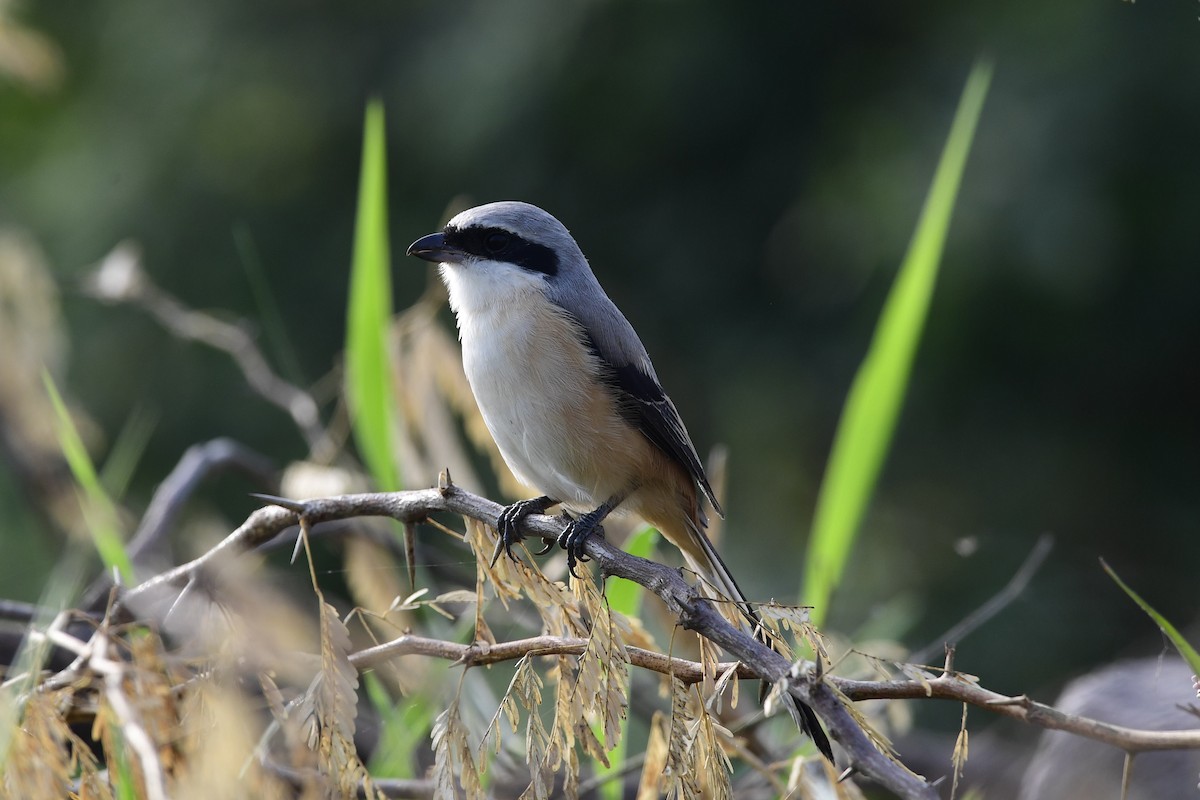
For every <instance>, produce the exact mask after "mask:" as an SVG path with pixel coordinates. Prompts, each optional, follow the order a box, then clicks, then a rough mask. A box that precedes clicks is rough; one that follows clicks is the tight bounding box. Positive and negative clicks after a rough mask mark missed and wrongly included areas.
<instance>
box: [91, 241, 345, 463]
mask: <svg viewBox="0 0 1200 800" xmlns="http://www.w3.org/2000/svg"><path fill="white" fill-rule="evenodd" d="M85 289H86V290H87V291H88V293H89V294H91V295H92V296H93V297H95V298H96V299H98V300H102V301H104V302H107V303H131V304H133V305H136V306H139V307H140V308H142V309H144V310H146V311H148V312H150V314H151V315H152V316H153V317H154V318H155V319H156V320H158V323H159V324H160V325H162V326H163V328H165V329H166V330H167V331H168V332H170V333H171V334H173V335H175V336H177V337H179V338H180V339H186V340H188V341H194V342H200V343H202V344H206V345H208V346H209V347H212V348H214V349H217V350H221V351H224V352H226V353H228V354H229V355H230V356H231V357H232V358H233V360H234V363H236V364H237V365H238V368H239V369H241V371H242V375H243V376H244V377H245V378H246V382H247V383H248V384H249V385H250V388H252V389H253V390H254V391H255V392H257V393H258V394H259V396H260V397H262V398H263V399H264V400H266V401H267V402H269V403H271V404H273V405H275V406H277V407H279V408H281V409H283V410H284V411H285V412H287V413H288V415H290V416H291V418H292V421H293V422H295V423H296V427H297V428H299V429H300V432H301V434H303V436H304V439H305V441H306V442H307V443H308V446H309V448H310V449H311V450H313V451H317V450H320V449H324V445H325V443H326V438H325V431H324V429H323V428H322V427H321V420H320V414H319V413H318V409H317V403H316V401H315V400H313V398H312V396H311V395H309V394H308V393H307V392H305V391H304V390H303V389H300V388H299V387H297V386H294V385H292V384H291V383H288V382H287V381H285V380H284V379H283V378H280V377H279V376H278V375H276V374H275V372H274V370H272V369H271V365H270V364H268V363H267V359H266V358H264V357H263V354H262V352H261V351H260V350H259V349H258V345H257V344H256V343H255V341H254V338H253V337H251V336H250V334H249V333H247V331H246V327H245V326H243V325H236V324H231V323H229V322H226V321H224V320H221V319H218V318H216V317H214V316H212V315H210V314H205V313H203V312H200V311H194V310H192V309H190V308H188V307H187V306H185V305H184V304H183V303H181V302H180V301H179V300H177V299H175V298H174V297H172V296H171V295H169V294H167V293H166V292H165V291H163V290H162V289H160V288H159V287H158V286H156V285H155V284H154V283H153V282H152V281H151V280H150V277H149V275H147V274H146V272H145V271H144V270H143V269H142V263H141V249H140V248H139V247H138V245H137V244H136V243H134V242H131V241H124V242H121V243H120V244H118V245H117V246H116V247H114V248H113V250H112V252H110V253H109V254H108V255H107V256H105V257H104V260H103V261H101V262H100V264H99V265H98V266H97V268H96V270H95V271H94V272H93V274H92V275H91V276H90V277H89V278H88V280H87V281H86V283H85Z"/></svg>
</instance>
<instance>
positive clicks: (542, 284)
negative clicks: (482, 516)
mask: <svg viewBox="0 0 1200 800" xmlns="http://www.w3.org/2000/svg"><path fill="white" fill-rule="evenodd" d="M408 254H409V255H412V256H417V257H418V258H422V259H425V260H426V261H432V262H434V263H438V264H440V265H441V267H440V271H441V275H442V279H443V280H444V281H445V283H446V286H447V288H448V289H449V293H450V306H451V308H453V310H454V313H455V316H456V317H457V319H458V330H459V338H460V339H461V340H462V354H463V367H464V368H465V370H466V374H467V379H468V381H469V382H470V384H471V390H472V391H473V392H474V394H475V399H476V401H477V402H478V404H479V410H480V412H481V413H482V415H483V419H484V422H485V423H486V424H487V427H488V430H489V431H490V432H491V434H492V437H493V438H494V439H495V440H496V445H497V446H498V447H499V449H500V453H501V455H502V456H503V457H504V460H505V462H506V463H507V464H508V466H509V468H510V469H511V470H512V471H513V474H514V475H515V476H516V477H517V479H518V480H519V481H521V483H523V484H525V485H527V486H530V487H532V488H534V489H536V490H537V491H540V492H542V493H543V494H542V496H541V497H536V498H533V499H531V500H524V501H521V502H518V503H514V504H513V505H511V506H509V507H508V508H506V509H505V510H504V512H503V513H502V515H501V517H500V525H499V532H500V542H499V544H498V545H497V548H496V556H499V554H500V552H501V550H502V549H503V550H506V551H508V552H509V555H511V554H512V553H511V547H512V545H513V544H515V543H516V542H517V541H519V540H520V538H521V534H520V533H519V531H518V524H519V522H520V520H521V519H522V518H523V517H525V516H528V515H529V514H533V513H542V512H544V511H546V510H547V509H548V508H551V507H552V506H555V505H562V506H563V508H564V509H566V510H567V511H568V512H569V513H570V514H571V515H573V519H572V520H571V522H569V523H568V524H567V527H566V529H565V530H564V531H563V534H562V536H560V537H559V540H558V543H559V544H560V545H561V546H563V547H564V548H565V549H566V550H567V558H568V565H569V566H570V567H571V568H572V569H573V567H574V564H575V560H576V559H577V558H579V557H581V554H582V546H583V543H584V542H585V541H586V539H587V537H588V536H589V535H590V534H591V533H592V531H593V530H594V529H595V528H596V527H597V526H598V525H599V524H600V523H601V522H602V521H603V520H604V518H605V517H606V516H608V514H609V513H610V512H612V511H614V510H616V509H617V508H618V507H620V508H621V509H622V510H625V511H631V512H634V513H636V514H638V515H639V516H641V517H642V518H643V519H645V520H646V521H647V522H649V523H650V524H651V525H654V526H655V527H656V528H658V530H659V531H660V532H661V533H662V534H663V536H665V537H666V538H667V540H668V541H670V542H671V543H672V544H673V545H675V546H676V547H678V548H679V549H680V550H681V551H682V552H683V555H684V558H685V559H686V561H687V562H688V564H689V566H691V568H692V569H694V570H695V571H696V572H697V573H699V574H700V575H701V576H702V577H704V578H705V579H707V580H708V581H710V582H711V583H712V584H713V585H714V586H715V588H716V589H718V590H719V591H720V592H721V593H723V594H724V595H725V596H726V597H728V598H730V599H731V600H734V601H736V602H737V603H738V604H739V606H740V607H741V609H742V613H743V614H744V615H745V616H746V617H747V618H748V619H749V621H750V622H751V624H752V625H754V626H757V623H758V617H757V615H756V614H755V612H754V610H753V608H752V607H751V606H750V605H749V604H748V603H747V602H746V597H745V594H744V593H743V592H742V591H741V589H740V588H739V587H738V585H737V582H736V581H734V579H733V575H732V574H730V572H729V568H728V567H726V566H725V562H724V561H722V560H721V557H720V555H718V553H717V551H716V548H715V547H714V546H713V544H712V542H711V541H710V540H709V538H708V536H707V535H705V533H704V530H705V527H706V525H707V519H706V518H705V515H704V510H703V508H702V507H701V494H703V496H704V497H705V498H707V500H708V502H709V503H711V504H712V507H713V510H714V511H716V513H717V514H722V511H721V506H720V504H719V503H718V502H717V498H716V496H715V495H714V494H713V490H712V486H711V485H710V484H709V481H708V477H707V476H706V475H705V474H704V467H703V465H702V464H701V463H700V458H699V456H698V455H697V454H696V448H695V446H694V445H693V444H692V440H691V438H690V437H689V436H688V432H687V429H686V428H684V426H683V420H682V419H680V417H679V412H678V411H676V409H675V404H674V403H672V402H671V398H669V397H667V394H666V392H664V391H663V388H662V386H661V385H660V384H659V381H658V376H657V375H656V374H655V372H654V366H653V365H652V364H651V363H650V357H649V356H648V355H647V354H646V348H645V346H643V345H642V342H641V340H640V339H639V338H638V335H637V333H636V332H634V330H633V326H632V325H630V324H629V321H628V320H627V319H625V316H624V315H623V314H622V313H621V312H620V310H618V309H617V307H616V305H614V304H613V302H612V300H610V299H609V298H608V295H607V294H605V293H604V290H603V289H602V288H601V287H600V284H599V282H598V281H597V280H596V276H595V275H594V274H593V273H592V270H591V267H589V266H588V262H587V259H586V258H584V255H583V252H582V251H581V250H580V249H579V245H577V244H576V243H575V240H574V239H573V238H572V237H571V234H570V233H568V232H567V229H566V228H565V227H564V226H563V224H562V223H561V222H559V221H558V220H557V219H555V218H554V217H552V216H551V215H550V214H548V213H546V212H545V211H543V210H542V209H540V208H538V207H536V206H533V205H530V204H528V203H519V202H501V203H489V204H487V205H483V206H479V207H477V208H472V209H469V210H467V211H464V212H462V213H461V214H458V215H457V216H455V217H454V218H453V219H451V220H450V222H449V223H447V225H446V227H445V229H444V230H442V232H441V233H433V234H430V235H428V236H425V237H422V238H420V239H418V240H417V241H415V242H413V243H412V245H411V246H410V247H409V248H408ZM494 558H495V556H494V557H493V560H494ZM798 705H799V708H798V709H796V710H797V711H798V712H799V713H798V715H797V718H798V719H799V720H800V721H801V725H802V727H803V728H804V729H805V731H806V732H807V733H808V734H809V735H810V736H811V737H812V738H813V741H814V742H815V743H816V745H817V747H818V748H819V749H820V750H821V752H822V753H824V754H825V755H826V756H827V757H829V758H830V760H832V756H831V751H830V747H829V740H828V739H827V738H826V736H825V734H824V732H823V731H822V729H821V726H820V724H819V722H818V721H817V718H816V716H815V715H814V714H813V712H812V710H811V709H809V708H808V707H807V706H805V705H803V704H798Z"/></svg>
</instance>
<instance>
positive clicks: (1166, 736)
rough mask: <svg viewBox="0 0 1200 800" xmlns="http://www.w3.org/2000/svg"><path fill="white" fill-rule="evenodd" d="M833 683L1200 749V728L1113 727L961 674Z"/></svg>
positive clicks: (866, 694) (1114, 740) (870, 694)
mask: <svg viewBox="0 0 1200 800" xmlns="http://www.w3.org/2000/svg"><path fill="white" fill-rule="evenodd" d="M830 680H832V681H833V683H834V685H836V686H837V687H838V689H839V690H841V691H842V693H843V694H845V695H846V696H847V697H848V698H850V699H851V700H921V699H925V698H938V699H941V700H955V701H957V702H961V703H970V704H971V705H974V706H979V707H980V708H985V709H987V710H988V711H991V712H993V713H995V714H999V715H1001V716H1005V717H1012V718H1013V719H1017V720H1020V721H1022V722H1028V723H1030V724H1032V725H1036V726H1038V727H1039V728H1047V729H1049V730H1056V731H1066V732H1067V733H1073V734H1076V735H1078V736H1083V737H1086V738H1088V739H1095V740H1096V741H1099V742H1104V743H1106V744H1110V745H1112V746H1113V747H1119V748H1120V749H1122V750H1125V751H1127V752H1130V753H1141V752H1145V751H1148V750H1192V749H1200V730H1181V731H1147V730H1135V729H1133V728H1125V727H1122V726H1120V725H1111V724H1109V723H1107V722H1100V721H1099V720H1094V719H1089V718H1087V717H1079V716H1076V715H1074V714H1064V713H1063V712H1061V711H1058V710H1057V709H1055V708H1053V707H1051V706H1048V705H1045V704H1044V703H1038V702H1036V701H1034V700H1030V699H1029V698H1028V697H1026V696H1025V695H1018V696H1016V697H1010V696H1008V695H1003V694H1000V693H998V692H993V691H990V690H988V689H984V688H983V687H982V686H979V685H978V684H976V683H973V682H971V681H969V680H967V679H966V678H963V677H961V676H959V675H956V674H949V675H942V676H941V677H938V678H931V679H929V680H925V681H855V680H848V679H846V678H831V679H830Z"/></svg>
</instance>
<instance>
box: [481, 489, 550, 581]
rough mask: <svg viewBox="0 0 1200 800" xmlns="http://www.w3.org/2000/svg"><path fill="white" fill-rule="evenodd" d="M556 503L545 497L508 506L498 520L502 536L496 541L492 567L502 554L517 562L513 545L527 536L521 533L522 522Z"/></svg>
mask: <svg viewBox="0 0 1200 800" xmlns="http://www.w3.org/2000/svg"><path fill="white" fill-rule="evenodd" d="M556 503H557V501H556V500H554V499H552V498H550V497H545V496H543V497H534V498H532V499H530V500H519V501H517V502H516V503H513V504H512V505H510V506H506V507H505V508H504V510H503V511H501V512H500V517H499V518H498V519H497V520H496V532H497V533H498V534H499V535H500V536H499V539H498V540H497V541H496V549H495V550H494V551H493V552H492V566H493V567H494V566H496V562H497V561H498V560H499V559H500V553H501V552H504V553H507V554H508V557H509V558H511V559H512V560H513V561H516V560H517V556H516V555H515V554H514V553H513V551H512V549H513V545H515V544H517V543H519V542H520V541H521V540H522V539H524V538H525V534H523V533H521V520H523V519H525V518H526V517H528V516H529V515H530V514H541V513H543V512H545V510H546V509H547V508H549V507H550V506H552V505H555V504H556Z"/></svg>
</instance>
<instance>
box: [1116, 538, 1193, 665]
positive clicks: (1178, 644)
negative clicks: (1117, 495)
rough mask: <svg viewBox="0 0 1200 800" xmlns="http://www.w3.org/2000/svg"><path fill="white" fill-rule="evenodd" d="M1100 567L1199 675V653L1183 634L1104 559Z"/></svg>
mask: <svg viewBox="0 0 1200 800" xmlns="http://www.w3.org/2000/svg"><path fill="white" fill-rule="evenodd" d="M1100 566H1102V567H1104V571H1105V572H1107V573H1108V577H1110V578H1112V579H1113V580H1114V581H1115V582H1116V584H1117V586H1120V587H1121V590H1122V591H1123V592H1125V594H1127V595H1129V597H1130V599H1132V600H1133V602H1135V603H1137V604H1138V606H1139V607H1140V608H1141V609H1142V611H1145V612H1146V614H1147V615H1149V617H1150V619H1152V620H1154V622H1155V624H1156V625H1158V627H1159V629H1160V630H1161V631H1162V632H1163V634H1164V635H1165V636H1166V637H1167V638H1168V639H1170V640H1171V644H1173V645H1175V649H1176V650H1178V651H1179V655H1181V656H1183V660H1184V661H1186V662H1187V663H1188V666H1189V667H1191V668H1192V671H1193V672H1195V673H1196V674H1197V675H1200V653H1197V652H1196V648H1194V647H1192V645H1191V642H1189V641H1188V640H1187V639H1185V638H1183V634H1181V633H1180V632H1179V629H1178V628H1176V627H1175V626H1174V625H1172V624H1171V623H1170V621H1168V620H1167V618H1166V617H1164V616H1163V615H1162V614H1160V613H1158V612H1157V611H1155V610H1154V608H1153V607H1152V606H1151V605H1150V604H1149V603H1147V602H1146V601H1145V600H1143V599H1142V598H1141V596H1140V595H1139V594H1138V593H1137V592H1135V591H1134V590H1133V589H1130V588H1129V586H1128V585H1126V583H1125V581H1123V580H1121V579H1120V578H1119V577H1118V576H1117V573H1116V572H1115V571H1113V568H1112V567H1110V566H1109V565H1108V564H1107V563H1105V561H1104V559H1100Z"/></svg>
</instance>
